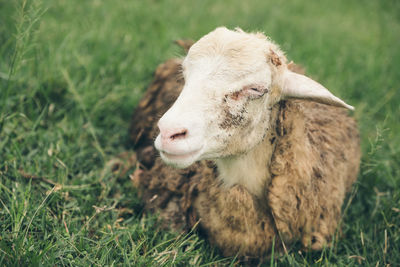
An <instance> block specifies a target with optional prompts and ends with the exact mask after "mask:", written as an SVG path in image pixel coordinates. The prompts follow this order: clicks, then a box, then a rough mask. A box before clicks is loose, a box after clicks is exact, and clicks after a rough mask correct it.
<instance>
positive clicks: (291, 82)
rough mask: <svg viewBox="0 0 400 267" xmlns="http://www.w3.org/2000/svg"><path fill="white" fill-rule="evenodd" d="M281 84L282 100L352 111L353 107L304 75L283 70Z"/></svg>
mask: <svg viewBox="0 0 400 267" xmlns="http://www.w3.org/2000/svg"><path fill="white" fill-rule="evenodd" d="M282 82H283V86H282V97H283V98H284V99H287V98H301V99H309V100H313V101H316V102H319V103H323V104H328V105H332V106H338V107H344V108H348V109H350V110H354V107H352V106H350V105H348V104H346V103H345V102H344V101H343V100H341V99H340V98H338V97H336V96H334V95H333V94H332V93H331V92H329V91H328V89H326V88H325V87H324V86H322V85H321V84H319V83H317V82H316V81H314V80H312V79H310V78H308V77H306V76H304V75H301V74H297V73H294V72H292V71H290V70H285V72H284V74H283V81H282Z"/></svg>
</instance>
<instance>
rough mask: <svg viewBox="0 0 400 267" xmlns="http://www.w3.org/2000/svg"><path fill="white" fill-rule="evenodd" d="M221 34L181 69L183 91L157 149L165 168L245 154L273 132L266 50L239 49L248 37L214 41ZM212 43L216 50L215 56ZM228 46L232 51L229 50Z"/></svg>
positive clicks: (203, 42) (198, 47) (202, 44)
mask: <svg viewBox="0 0 400 267" xmlns="http://www.w3.org/2000/svg"><path fill="white" fill-rule="evenodd" d="M217 31H218V30H217ZM217 31H214V32H212V33H211V34H209V35H207V36H205V37H203V38H202V39H200V41H199V42H197V43H196V44H194V45H193V46H192V48H191V49H190V50H189V53H188V55H187V57H186V58H185V60H184V62H183V65H182V68H183V76H184V78H185V86H184V88H183V91H182V92H181V94H180V96H179V97H178V99H177V100H176V102H175V103H174V105H173V106H172V107H171V108H170V109H169V110H168V111H167V112H166V113H165V114H164V115H163V116H162V118H161V119H160V121H159V123H158V126H159V128H160V134H159V135H158V137H157V138H156V140H155V147H156V148H157V150H159V151H160V155H161V157H162V159H163V160H164V161H165V162H166V163H168V164H170V165H174V166H176V167H180V168H184V167H187V166H189V165H191V164H192V163H194V162H195V161H198V160H203V159H215V158H221V157H226V156H231V155H237V154H241V153H244V152H246V151H248V150H249V149H251V148H253V147H254V146H255V145H257V144H258V143H259V142H260V141H262V140H263V138H264V136H265V134H266V132H267V130H268V129H267V127H268V125H269V116H270V110H271V107H272V106H273V105H274V104H275V102H274V101H272V98H270V97H269V96H270V90H271V88H270V87H271V70H270V66H269V64H268V63H267V60H266V57H265V50H264V49H260V51H254V50H253V49H249V48H248V47H246V46H243V45H242V46H241V44H238V42H236V40H235V38H240V36H238V35H240V34H243V33H238V32H232V31H229V34H232V35H233V36H212V35H213V34H214V35H216V34H218V33H216V32H217ZM229 34H228V35H229ZM219 35H221V34H219ZM218 37H221V38H218ZM228 37H230V38H231V40H227V38H228ZM210 39H212V40H210ZM212 41H213V42H215V43H214V44H213V45H214V51H210V49H211V50H212V48H210V42H212ZM250 41H251V40H250ZM254 41H255V42H259V41H260V40H258V39H256V38H254ZM229 42H232V43H233V44H234V45H233V47H229V45H226V44H227V43H228V44H229ZM256 47H257V46H256ZM204 50H208V51H205V52H204ZM208 52H210V53H208ZM250 55H251V56H250Z"/></svg>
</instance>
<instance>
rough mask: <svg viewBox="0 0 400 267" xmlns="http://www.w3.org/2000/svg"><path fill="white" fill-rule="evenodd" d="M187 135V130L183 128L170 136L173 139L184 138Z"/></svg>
mask: <svg viewBox="0 0 400 267" xmlns="http://www.w3.org/2000/svg"><path fill="white" fill-rule="evenodd" d="M186 135H187V130H186V129H183V130H181V131H179V132H177V133H174V134H172V135H171V136H170V137H169V138H170V139H172V140H175V139H183V138H185V137H186Z"/></svg>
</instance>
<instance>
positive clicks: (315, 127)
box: [130, 27, 360, 258]
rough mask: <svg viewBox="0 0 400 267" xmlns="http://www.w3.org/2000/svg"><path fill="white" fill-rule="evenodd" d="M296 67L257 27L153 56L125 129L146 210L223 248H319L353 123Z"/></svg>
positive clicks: (331, 222) (330, 228)
mask: <svg viewBox="0 0 400 267" xmlns="http://www.w3.org/2000/svg"><path fill="white" fill-rule="evenodd" d="M189 47H190V46H189ZM298 70H299V68H298V67H297V66H296V65H293V64H292V63H289V64H288V63H287V59H286V57H285V55H284V53H283V52H282V51H281V49H280V48H279V47H278V46H277V45H276V44H274V43H273V42H272V41H271V40H270V39H269V38H267V37H266V36H265V35H264V34H262V33H246V32H244V31H242V30H241V29H235V30H228V29H227V28H224V27H222V28H217V29H216V30H214V31H212V32H211V33H209V34H207V35H205V36H204V37H202V38H201V39H200V40H199V41H197V42H196V43H194V44H193V45H192V46H191V47H190V49H189V50H188V54H187V55H186V57H185V58H184V59H183V60H180V59H171V60H169V61H167V62H166V63H164V64H162V65H160V66H159V67H158V68H157V70H156V72H155V80H154V81H153V83H152V84H151V85H150V87H149V89H148V90H147V93H146V95H145V96H144V98H143V99H142V101H141V102H140V103H139V105H138V107H137V108H136V110H135V112H134V115H133V118H132V123H131V129H130V135H131V140H132V142H133V143H134V149H135V150H136V153H137V155H138V160H139V161H141V162H142V165H141V167H140V168H138V169H137V170H136V171H135V172H134V174H133V175H132V180H133V183H134V185H135V187H136V188H137V189H138V192H139V194H140V195H141V197H142V199H143V201H144V203H145V208H146V210H148V211H152V212H158V213H159V214H160V215H161V217H162V218H163V222H164V225H165V226H168V227H171V228H173V229H176V230H182V229H184V230H189V229H191V228H192V227H194V226H197V227H198V229H199V232H200V233H201V234H204V235H205V237H206V238H207V240H208V241H209V242H210V243H211V244H212V245H214V246H216V247H218V248H219V249H220V250H221V252H222V253H223V255H225V256H233V255H238V256H239V257H256V258H261V257H265V256H266V255H268V254H269V253H270V251H271V248H272V246H273V245H274V246H275V249H277V248H280V249H282V248H285V249H288V247H289V246H290V245H292V244H295V243H297V242H298V241H299V242H300V243H301V244H302V246H303V247H304V248H305V249H313V250H320V249H322V248H323V247H324V246H328V245H329V244H330V242H331V240H332V237H333V236H334V234H335V231H336V230H337V229H338V224H339V221H340V219H341V207H342V204H343V201H344V198H345V195H346V193H347V192H348V191H349V190H350V189H351V187H352V184H353V183H354V182H355V180H356V178H357V174H358V171H359V163H360V144H359V132H358V129H357V124H356V122H355V120H354V119H353V118H351V117H349V116H348V115H347V111H346V109H350V110H352V109H353V107H352V106H350V105H348V104H346V103H345V102H343V101H342V100H341V99H339V98H337V97H336V96H334V95H333V94H331V93H330V92H329V91H328V90H327V89H326V88H325V87H323V86H322V85H321V84H319V83H317V82H315V81H314V80H312V79H310V78H308V77H306V76H304V75H302V74H299V73H296V72H294V71H298ZM161 114H163V115H162V117H161V118H160V119H159V120H158V122H157V119H158V117H157V116H158V115H161ZM144 118H146V119H144ZM155 137H156V139H155V142H154V146H153V144H152V142H153V140H154V138H155ZM157 151H158V153H159V154H160V156H161V157H158V156H157Z"/></svg>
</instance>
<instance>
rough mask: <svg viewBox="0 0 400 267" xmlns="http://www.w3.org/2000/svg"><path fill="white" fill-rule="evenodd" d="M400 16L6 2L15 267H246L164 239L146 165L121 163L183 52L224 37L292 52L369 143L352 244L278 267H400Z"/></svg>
mask: <svg viewBox="0 0 400 267" xmlns="http://www.w3.org/2000/svg"><path fill="white" fill-rule="evenodd" d="M399 14H400V3H399V2H398V1H395V0H385V1H378V0H375V1H358V0H338V1H300V0H292V1H282V2H278V1H272V0H266V1H239V0H233V1H231V2H229V4H227V2H223V1H218V2H217V1H211V0H205V1H194V0H193V1H183V0H178V1H172V0H160V1H155V0H152V1H122V0H116V1H100V0H87V1H78V0H62V1H61V0H60V1H51V0H31V1H24V0H14V1H1V2H0V265H9V266H22V265H30V266H32V265H33V266H35V265H51V266H54V265H56V266H60V265H72V266H88V265H93V266H96V265H100V266H103V265H132V266H138V265H139V266H140V265H145V266H148V265H187V264H194V265H220V264H221V265H222V264H226V265H235V264H238V262H237V261H236V259H235V258H228V259H226V258H223V257H222V256H221V254H220V253H219V252H218V250H216V249H214V248H211V247H210V246H209V245H208V244H207V243H206V242H205V241H204V240H203V239H201V238H200V237H198V236H197V235H196V234H195V233H189V234H187V235H182V234H178V233H174V232H168V231H163V230H160V228H159V224H158V222H157V216H156V215H152V216H147V215H144V214H142V210H141V208H142V206H141V203H140V201H139V199H138V197H137V194H136V192H135V191H134V190H133V188H132V186H131V183H130V179H129V174H130V173H131V172H132V171H133V170H134V168H135V167H134V164H132V168H131V169H130V170H128V171H126V172H125V171H123V170H121V169H118V168H117V166H116V162H117V160H116V159H115V158H116V156H117V155H119V154H120V153H124V152H125V151H127V150H128V148H129V144H128V143H129V142H128V128H129V120H130V116H131V113H132V111H133V109H134V107H135V105H136V104H137V102H138V101H139V99H140V97H141V96H142V94H143V92H144V90H145V89H146V86H147V85H148V84H149V83H150V81H151V78H152V73H153V71H154V69H155V68H156V66H157V65H158V64H159V63H161V62H163V61H164V60H166V59H168V58H171V57H174V56H180V55H182V53H181V51H180V49H179V48H177V47H176V46H175V45H174V44H173V40H175V39H180V38H192V39H198V38H199V37H201V36H202V35H204V34H205V33H207V32H209V31H211V30H213V29H214V28H215V27H217V26H221V25H225V26H228V27H230V28H233V27H236V26H240V27H242V28H243V29H244V30H248V31H253V30H260V31H264V32H265V33H266V34H267V35H269V36H270V37H271V38H272V39H273V40H275V41H276V42H277V43H278V44H281V46H282V48H283V50H285V51H286V52H287V54H288V57H289V58H290V59H291V60H293V61H295V62H297V63H300V64H302V65H303V66H304V67H305V68H306V71H307V73H308V74H309V75H310V76H311V77H313V78H314V79H316V80H318V81H319V82H321V83H322V84H324V85H325V86H326V87H327V88H329V89H330V90H331V91H332V92H334V93H335V94H336V95H338V96H339V97H341V98H342V99H344V100H346V102H347V103H349V104H351V105H353V106H355V107H356V110H355V112H354V116H355V117H356V118H357V120H358V121H359V125H360V131H361V135H362V151H363V157H362V163H361V172H360V175H359V179H358V182H357V183H356V185H355V186H354V188H353V192H352V193H351V195H350V196H349V197H348V199H347V200H346V205H345V206H344V207H343V214H344V218H343V221H342V223H341V229H342V230H341V234H340V238H339V240H334V243H333V244H332V246H331V247H330V248H326V249H325V250H323V251H321V252H312V253H311V252H305V251H303V252H300V251H299V250H298V249H299V247H295V248H293V249H291V250H290V251H288V252H287V253H286V254H284V255H272V257H271V258H270V259H268V260H266V261H265V262H263V264H264V265H271V266H285V265H288V266H309V265H314V266H320V265H324V266H325V265H338V266H342V265H343V266H351V265H359V264H361V265H367V266H368V265H371V266H384V265H387V264H390V266H396V265H398V264H400V253H399V251H400V135H399V134H398V133H399V132H400V124H399V117H400V95H399V94H398V91H399V85H400V75H399V69H400V50H399V45H400V15H399ZM129 155H130V154H129ZM129 155H127V154H123V155H121V156H120V158H127V157H128V156H129ZM131 162H134V160H132V161H131Z"/></svg>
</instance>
